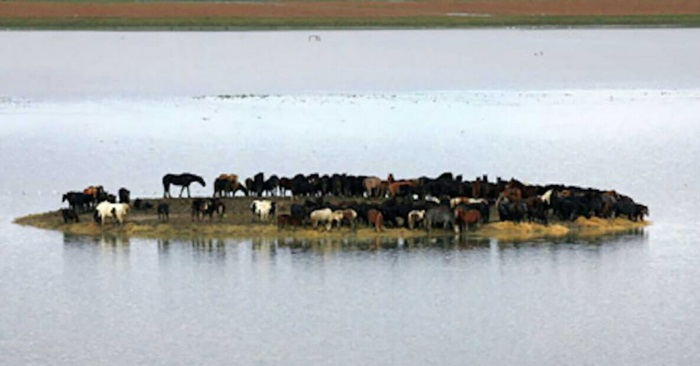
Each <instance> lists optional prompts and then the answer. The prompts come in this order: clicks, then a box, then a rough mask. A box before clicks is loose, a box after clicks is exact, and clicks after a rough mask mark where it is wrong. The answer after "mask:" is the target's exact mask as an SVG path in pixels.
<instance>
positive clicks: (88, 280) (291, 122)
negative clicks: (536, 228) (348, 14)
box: [0, 29, 700, 365]
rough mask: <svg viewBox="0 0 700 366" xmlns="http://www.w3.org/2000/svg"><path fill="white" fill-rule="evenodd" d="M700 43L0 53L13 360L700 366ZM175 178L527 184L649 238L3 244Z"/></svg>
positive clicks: (287, 42)
mask: <svg viewBox="0 0 700 366" xmlns="http://www.w3.org/2000/svg"><path fill="white" fill-rule="evenodd" d="M311 34H313V35H318V36H319V37H320V39H321V41H320V42H318V41H315V38H314V40H312V41H310V38H309V35H311ZM698 36H700V30H694V29H647V30H638V29H604V30H600V29H598V30H596V29H579V30H564V29H560V30H523V29H502V30H446V31H357V32H346V31H308V32H304V31H295V32H240V33H238V32H221V33H207V32H184V33H182V32H173V33H167V32H0V52H2V54H3V55H12V57H4V58H1V59H0V121H2V122H3V123H1V124H0V164H1V166H2V167H3V169H2V171H3V174H4V179H2V180H0V298H2V301H1V302H0V304H1V307H0V309H1V311H0V353H2V355H3V357H2V362H0V363H7V364H10V365H20V364H22V365H34V364H37V365H40V364H58V365H74V364H94V365H101V364H104V365H113V364H148V365H159V364H162V365H179V364H182V365H191V364H244V365H248V364H254V365H268V364H285V365H302V364H303V365H309V364H336V365H356V364H421V365H422V364H438V365H463V364H519V365H561V364H584V365H597V364H640V365H656V364H659V365H661V364H663V365H667V364H673V365H695V364H697V363H698V362H699V361H700V350H699V349H698V347H697V344H700V332H698V330H697V329H698V327H699V326H700V310H698V307H696V304H697V303H698V302H700V291H698V289H699V286H698V285H697V284H696V282H697V281H696V279H697V278H699V277H700V267H699V266H697V263H698V261H700V249H699V248H698V247H697V238H698V237H700V229H699V228H700V225H699V224H700V222H699V221H700V218H698V216H697V215H696V214H695V210H694V208H693V203H692V199H688V197H694V195H695V192H697V190H698V189H699V188H700V181H699V178H698V176H697V172H698V171H700V163H698V157H700V148H699V147H698V144H697V141H696V140H697V136H698V135H699V133H700V126H699V125H698V124H697V116H699V115H700V88H699V86H700V76H699V75H700V72H698V67H700V66H698V65H699V64H698V63H697V60H698V59H699V58H698V57H699V56H700V45H698V42H694V40H696V39H697V38H698ZM25 44H29V45H31V47H22V45H25ZM182 171H192V172H195V173H198V174H201V175H203V176H204V177H205V178H206V179H207V182H208V183H209V182H210V181H211V180H212V179H213V178H214V177H215V176H217V175H218V174H219V173H223V172H232V173H237V174H239V175H241V176H252V175H253V174H255V173H257V172H258V171H264V172H266V173H268V174H272V173H276V174H280V175H293V174H295V173H298V172H302V173H312V172H320V173H333V172H349V173H355V174H372V175H378V176H381V177H384V176H386V175H387V174H388V173H393V174H394V175H395V176H397V177H414V176H419V175H428V176H436V175H438V174H440V173H442V172H444V171H453V172H455V173H462V174H464V176H465V178H469V179H473V177H476V176H480V175H482V174H489V177H490V178H492V179H495V178H496V177H502V178H504V179H508V178H510V177H517V178H519V179H521V180H524V181H526V182H530V183H539V184H542V183H567V184H576V185H581V186H592V187H597V188H602V189H608V188H610V189H616V190H618V191H619V192H621V193H624V194H628V195H630V196H632V197H633V198H635V199H636V200H638V201H640V202H643V203H644V204H646V205H648V206H649V207H650V211H651V217H650V219H651V220H652V221H653V225H652V226H650V227H647V228H645V229H644V230H642V231H640V232H636V233H630V234H625V235H615V236H607V237H602V238H597V239H587V240H584V239H566V240H559V241H556V242H553V241H547V240H536V241H528V242H518V243H512V242H498V241H496V240H475V239H468V240H454V239H451V238H439V239H438V238H433V239H410V240H409V239H406V240H398V241H391V240H382V241H378V242H357V241H354V240H352V239H350V238H349V239H345V240H321V241H305V242H299V241H291V240H289V241H278V240H263V239H255V238H249V239H217V238H199V239H194V240H169V241H164V240H148V239H138V238H130V239H127V238H113V237H98V238H92V237H79V236H70V235H64V234H62V233H59V232H51V231H43V230H39V229H33V228H26V227H20V226H17V225H14V224H12V223H11V221H12V219H13V218H14V217H17V216H21V215H26V214H29V213H35V212H42V211H48V210H53V209H56V208H58V207H60V206H61V202H60V197H61V196H60V194H61V193H63V192H65V191H68V190H75V189H80V188H83V187H85V186H87V185H91V184H103V185H104V186H105V188H106V189H107V190H109V191H116V190H117V189H118V188H119V187H121V186H125V187H128V188H129V189H130V190H131V191H132V197H133V196H141V197H143V196H148V197H153V196H155V197H157V196H159V195H160V194H162V192H161V189H162V187H161V184H160V178H161V176H162V175H163V174H165V173H166V172H182ZM192 193H193V194H195V195H210V194H211V186H210V185H209V184H208V185H207V187H205V188H202V187H196V188H195V187H194V186H193V190H192Z"/></svg>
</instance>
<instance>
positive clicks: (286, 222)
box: [277, 214, 304, 229]
mask: <svg viewBox="0 0 700 366" xmlns="http://www.w3.org/2000/svg"><path fill="white" fill-rule="evenodd" d="M302 225H304V219H303V218H302V217H295V216H292V215H286V214H285V215H278V216H277V228H278V229H282V228H284V227H287V226H291V227H300V226H302Z"/></svg>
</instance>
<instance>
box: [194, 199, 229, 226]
mask: <svg viewBox="0 0 700 366" xmlns="http://www.w3.org/2000/svg"><path fill="white" fill-rule="evenodd" d="M225 212H226V206H225V205H224V203H223V202H221V201H220V200H218V199H216V198H213V199H206V200H204V199H201V198H196V199H194V200H193V201H192V221H194V219H195V217H196V218H197V221H199V220H201V219H202V217H203V216H205V215H206V216H209V221H211V220H212V218H213V217H214V213H216V214H217V215H218V216H219V220H222V219H223V217H224V213H225Z"/></svg>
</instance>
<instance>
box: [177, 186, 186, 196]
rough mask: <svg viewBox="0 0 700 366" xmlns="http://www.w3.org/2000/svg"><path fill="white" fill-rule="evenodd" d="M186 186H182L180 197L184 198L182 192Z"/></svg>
mask: <svg viewBox="0 0 700 366" xmlns="http://www.w3.org/2000/svg"><path fill="white" fill-rule="evenodd" d="M185 187H186V186H182V188H181V189H180V195H179V196H178V197H179V198H182V192H184V191H185Z"/></svg>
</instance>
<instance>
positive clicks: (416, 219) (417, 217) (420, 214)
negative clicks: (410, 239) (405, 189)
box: [407, 210, 425, 230]
mask: <svg viewBox="0 0 700 366" xmlns="http://www.w3.org/2000/svg"><path fill="white" fill-rule="evenodd" d="M407 219H408V228H409V229H411V230H413V229H414V228H415V227H416V226H417V225H419V224H421V223H422V222H423V220H424V219H425V210H412V211H411V212H409V213H408V217H407Z"/></svg>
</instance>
